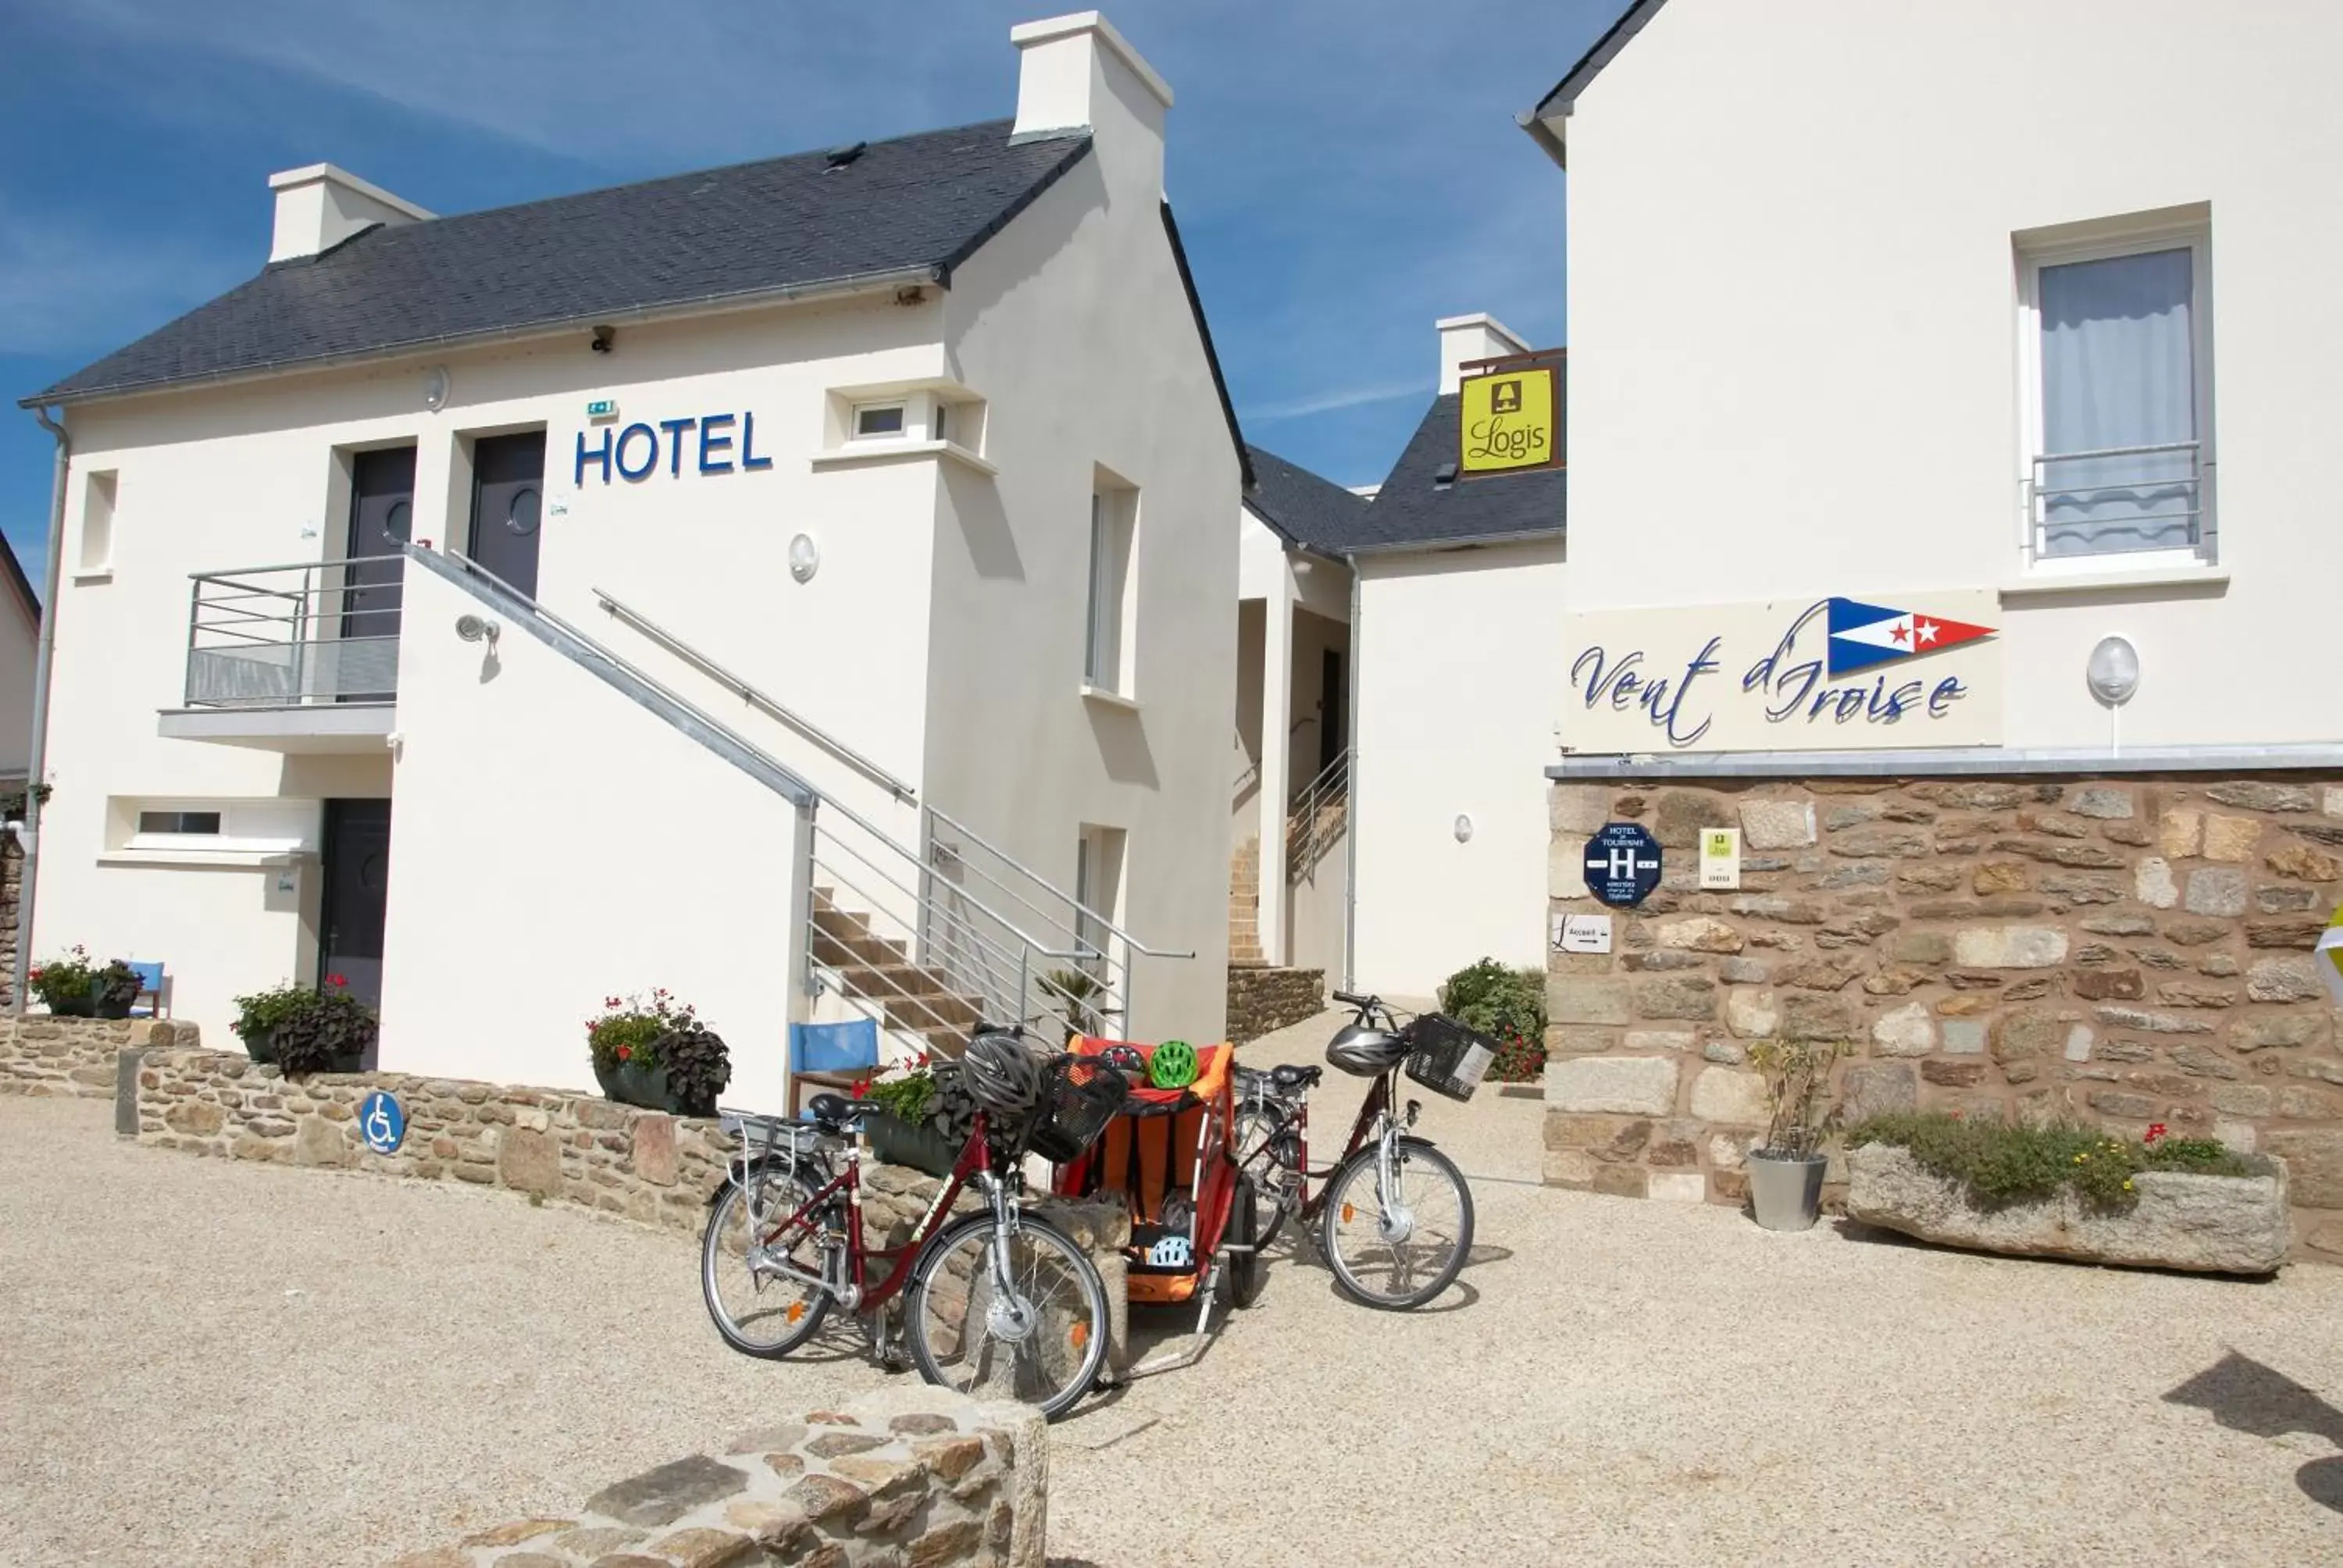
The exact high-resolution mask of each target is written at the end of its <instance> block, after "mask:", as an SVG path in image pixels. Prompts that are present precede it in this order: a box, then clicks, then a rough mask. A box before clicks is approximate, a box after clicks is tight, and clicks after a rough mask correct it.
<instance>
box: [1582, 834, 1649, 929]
mask: <svg viewBox="0 0 2343 1568" xmlns="http://www.w3.org/2000/svg"><path fill="white" fill-rule="evenodd" d="M1585 861H1586V890H1587V891H1588V892H1590V893H1593V894H1594V896H1595V897H1596V898H1598V899H1600V900H1603V901H1604V903H1606V904H1609V905H1611V906H1613V907H1614V908H1619V909H1632V908H1634V906H1635V905H1637V904H1640V903H1642V902H1643V901H1644V900H1645V899H1647V898H1649V897H1650V896H1651V892H1652V890H1653V889H1654V888H1656V887H1658V886H1659V885H1660V841H1659V840H1658V839H1654V838H1653V837H1652V832H1651V829H1648V828H1646V827H1644V825H1643V824H1642V823H1640V822H1609V823H1605V824H1604V827H1603V829H1601V831H1599V832H1597V833H1596V834H1595V835H1594V837H1593V838H1592V839H1587V840H1586V854H1585Z"/></svg>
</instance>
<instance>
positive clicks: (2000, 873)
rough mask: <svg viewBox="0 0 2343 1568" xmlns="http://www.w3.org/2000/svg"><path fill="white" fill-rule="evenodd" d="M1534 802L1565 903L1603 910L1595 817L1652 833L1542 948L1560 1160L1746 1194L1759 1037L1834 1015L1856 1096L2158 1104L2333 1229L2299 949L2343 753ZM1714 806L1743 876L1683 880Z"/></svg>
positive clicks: (1757, 1097) (2333, 1066) (1574, 1168)
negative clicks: (2225, 773)
mask: <svg viewBox="0 0 2343 1568" xmlns="http://www.w3.org/2000/svg"><path fill="white" fill-rule="evenodd" d="M1550 820H1551V826H1552V829H1553V842H1552V853H1551V856H1550V859H1549V868H1550V881H1551V887H1550V890H1551V891H1552V892H1553V893H1554V901H1553V905H1552V908H1553V909H1554V911H1555V912H1557V913H1561V912H1565V911H1567V912H1574V913H1585V912H1590V911H1594V910H1599V909H1600V907H1601V906H1599V905H1597V904H1596V903H1595V902H1594V900H1593V899H1592V898H1591V897H1590V896H1589V895H1588V894H1587V892H1586V890H1585V887H1584V880H1583V879H1582V873H1581V870H1580V867H1579V859H1580V851H1581V849H1582V848H1583V847H1584V843H1585V840H1586V838H1587V836H1588V835H1589V834H1590V833H1592V832H1594V830H1595V829H1598V828H1600V827H1601V826H1602V825H1603V824H1604V822H1606V821H1613V820H1640V821H1642V822H1643V823H1644V825H1645V826H1646V827H1648V828H1650V829H1653V831H1654V833H1655V834H1656V836H1657V837H1658V839H1659V840H1660V842H1661V844H1662V845H1663V846H1664V849H1665V850H1666V851H1667V853H1666V856H1665V859H1666V869H1665V872H1664V878H1663V880H1662V884H1661V887H1660V889H1659V890H1657V891H1656V892H1654V894H1653V895H1652V897H1651V898H1650V899H1649V900H1646V901H1645V902H1644V905H1643V906H1642V907H1641V908H1639V909H1635V910H1614V911H1612V913H1613V915H1614V940H1613V950H1612V951H1611V952H1610V953H1608V954H1572V953H1563V952H1558V951H1556V952H1552V953H1551V954H1550V955H1549V970H1550V980H1549V982H1548V988H1547V996H1548V1008H1549V1014H1550V1017H1551V1019H1552V1022H1551V1024H1550V1026H1549V1027H1548V1030H1547V1034H1546V1047H1547V1050H1548V1052H1549V1065H1548V1067H1547V1070H1546V1100H1547V1108H1548V1110H1547V1117H1546V1129H1545V1142H1546V1149H1547V1154H1546V1165H1545V1173H1546V1180H1547V1181H1548V1182H1549V1183H1551V1184H1553V1185H1556V1186H1564V1187H1574V1188H1584V1189H1592V1190H1594V1191H1601V1192H1610V1193H1618V1194H1623V1195H1627V1196H1634V1197H1644V1196H1650V1197H1655V1198H1668V1199H1678V1200H1684V1201H1703V1200H1706V1201H1715V1202H1738V1201H1741V1199H1742V1198H1743V1196H1744V1195H1745V1177H1744V1175H1743V1173H1742V1170H1741V1167H1742V1164H1743V1154H1744V1152H1745V1150H1746V1148H1747V1146H1748V1144H1749V1141H1750V1140H1751V1139H1752V1138H1753V1137H1755V1135H1756V1134H1757V1133H1758V1132H1759V1131H1761V1130H1762V1128H1763V1125H1764V1122H1765V1093H1764V1084H1763V1081H1762V1080H1761V1079H1760V1078H1759V1077H1758V1075H1757V1074H1756V1073H1755V1072H1754V1071H1752V1070H1749V1069H1748V1068H1747V1066H1746V1065H1745V1063H1746V1061H1747V1058H1748V1050H1749V1047H1750V1046H1751V1045H1752V1044H1753V1043H1755V1042H1756V1041H1758V1040H1767V1039H1784V1040H1838V1041H1845V1042H1847V1043H1848V1044H1849V1045H1850V1047H1851V1050H1852V1054H1851V1055H1850V1057H1849V1058H1848V1060H1845V1062H1843V1063H1842V1064H1841V1065H1840V1066H1839V1068H1838V1069H1837V1070H1836V1074H1835V1091H1836V1095H1837V1099H1838V1102H1839V1103H1840V1105H1841V1106H1842V1107H1843V1109H1844V1111H1845V1115H1846V1116H1847V1118H1848V1119H1849V1120H1850V1121H1854V1120H1860V1119H1861V1118H1863V1117H1865V1116H1869V1115H1873V1114H1875V1113H1878V1112H1882V1111H1896V1110H1908V1109H1913V1108H1916V1107H1917V1108H1921V1109H1944V1110H1949V1111H1960V1112H1961V1113H1962V1114H1964V1115H1967V1116H1972V1117H2019V1118H2026V1119H2029V1120H2036V1121H2049V1120H2054V1119H2059V1118H2066V1119H2072V1120H2077V1121H2089V1122H2095V1123H2098V1124H2101V1125H2105V1126H2107V1127H2109V1128H2112V1129H2118V1130H2121V1131H2126V1132H2129V1133H2132V1134H2137V1133H2138V1132H2140V1131H2144V1130H2145V1129H2146V1128H2147V1125H2148V1124H2149V1123H2151V1122H2155V1121H2162V1122H2164V1123H2166V1124H2167V1125H2168V1126H2169V1127H2171V1128H2172V1129H2173V1131H2176V1132H2179V1131H2186V1132H2188V1133H2191V1134H2194V1135H2198V1136H2211V1137H2217V1138H2220V1139H2221V1140H2222V1141H2225V1142H2227V1143H2229V1144H2230V1145H2231V1146H2233V1147H2235V1148H2237V1149H2240V1150H2248V1151H2260V1152H2263V1153H2267V1154H2271V1155H2275V1156H2277V1157H2278V1158H2280V1159H2282V1160H2284V1161H2286V1162H2287V1164H2288V1170H2289V1173H2290V1176H2291V1191H2292V1197H2293V1201H2294V1204H2295V1206H2296V1210H2295V1221H2296V1223H2295V1230H2296V1238H2297V1242H2298V1248H2304V1249H2308V1250H2309V1251H2312V1252H2317V1253H2326V1254H2330V1255H2337V1256H2343V1054H2338V1050H2337V1016H2336V1015H2337V1010H2336V1008H2335V1005H2334V1003H2333V1001H2332V1000H2331V999H2330V998H2329V997H2328V993H2327V992H2326V990H2324V988H2323V987H2322V986H2321V984H2320V982H2319V980H2318V975H2317V973H2316V971H2315V970H2313V969H2312V967H2311V959H2310V949H2311V948H2312V947H2313V946H2314V945H2315V944H2316V943H2317V941H2318V936H2319V933H2320V931H2321V930H2322V929H2323V928H2324V927H2325V925H2326V923H2327V919H2328V910H2331V909H2333V908H2334V907H2335V905H2336V903H2337V901H2338V900H2343V781H2338V780H2334V779H2303V778H2298V777H2292V776H2277V775H2273V776H2268V777H2261V778H2247V779H2225V778H2222V777H2220V776H2218V775H2212V776H2207V775H2188V774H2175V775H2168V776H2157V777H2134V778H2128V779H2083V778H2065V779H2053V778H2014V779H1807V780H1765V781H1762V782H1758V781H1747V780H1718V781H1713V782H1693V781H1687V782H1684V783H1676V782H1674V781H1671V782H1670V783H1667V784H1664V785H1661V784H1654V783H1644V782H1638V781H1621V782H1617V783H1603V784H1578V783H1571V784H1558V785H1556V786H1554V789H1553V792H1552V796H1551V818H1550ZM1712 826H1714V827H1738V828H1739V829H1741V830H1742V861H1741V867H1742V886H1741V890H1739V891H1737V892H1701V891H1699V890H1698V888H1697V882H1698V852H1697V849H1696V844H1697V839H1696V838H1695V835H1696V833H1697V832H1698V830H1699V829H1702V828H1704V827H1712ZM1831 1178H1832V1181H1834V1182H1837V1181H1842V1180H1843V1179H1844V1166H1843V1164H1842V1163H1841V1162H1840V1161H1837V1160H1836V1159H1834V1161H1833V1165H1832V1171H1831Z"/></svg>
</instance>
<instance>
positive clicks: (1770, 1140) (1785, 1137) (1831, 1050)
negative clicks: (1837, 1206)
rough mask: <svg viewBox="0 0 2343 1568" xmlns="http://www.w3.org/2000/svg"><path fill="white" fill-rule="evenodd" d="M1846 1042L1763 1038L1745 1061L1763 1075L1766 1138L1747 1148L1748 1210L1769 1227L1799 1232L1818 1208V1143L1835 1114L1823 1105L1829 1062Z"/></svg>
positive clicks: (1823, 1164) (1820, 1158)
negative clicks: (1748, 1149) (1749, 1148)
mask: <svg viewBox="0 0 2343 1568" xmlns="http://www.w3.org/2000/svg"><path fill="white" fill-rule="evenodd" d="M1845 1050H1846V1047H1845V1045H1842V1044H1834V1043H1828V1042H1824V1041H1817V1040H1765V1041H1761V1042H1760V1043H1758V1044H1756V1045H1754V1046H1752V1047H1750V1049H1749V1060H1750V1064H1751V1065H1752V1066H1754V1067H1755V1068H1756V1069H1757V1070H1758V1071H1759V1072H1761V1073H1763V1074H1765V1110H1766V1125H1765V1141H1764V1142H1763V1143H1760V1144H1759V1145H1757V1146H1756V1147H1755V1148H1754V1149H1752V1150H1750V1151H1749V1157H1748V1163H1747V1166H1746V1169H1747V1171H1748V1174H1749V1211H1750V1213H1751V1214H1752V1215H1754V1216H1755V1219H1756V1221H1757V1223H1759V1224H1760V1225H1763V1226H1764V1227H1765V1229H1767V1230H1768V1231H1804V1230H1807V1229H1809V1228H1811V1227H1812V1226H1813V1224H1814V1222H1815V1218H1816V1217H1817V1216H1818V1215H1820V1214H1821V1212H1822V1201H1823V1171H1825V1169H1827V1168H1828V1165H1829V1161H1827V1160H1825V1158H1824V1157H1823V1154H1822V1152H1821V1145H1822V1141H1823V1139H1824V1137H1825V1135H1826V1134H1827V1133H1828V1132H1829V1131H1830V1128H1831V1124H1832V1123H1833V1122H1834V1121H1835V1119H1836V1117H1837V1111H1836V1110H1835V1108H1833V1109H1825V1102H1826V1101H1828V1100H1829V1098H1830V1072H1831V1064H1832V1063H1833V1062H1835V1061H1836V1060H1838V1059H1839V1058H1840V1057H1841V1056H1842V1055H1844V1054H1845Z"/></svg>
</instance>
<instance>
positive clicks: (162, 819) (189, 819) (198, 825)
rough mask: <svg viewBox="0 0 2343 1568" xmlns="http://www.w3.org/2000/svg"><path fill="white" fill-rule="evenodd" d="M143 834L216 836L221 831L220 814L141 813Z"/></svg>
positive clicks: (211, 812)
mask: <svg viewBox="0 0 2343 1568" xmlns="http://www.w3.org/2000/svg"><path fill="white" fill-rule="evenodd" d="M138 830H139V832H141V833H199V834H206V835H216V834H217V833H218V832H219V830H220V814H219V813H218V812H216V811H141V812H139V813H138Z"/></svg>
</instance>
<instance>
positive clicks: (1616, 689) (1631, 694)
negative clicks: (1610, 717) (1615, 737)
mask: <svg viewBox="0 0 2343 1568" xmlns="http://www.w3.org/2000/svg"><path fill="white" fill-rule="evenodd" d="M1630 657H1631V658H1640V657H1642V656H1641V655H1631V656H1630ZM1642 684H1643V679H1642V678H1641V677H1639V676H1637V675H1636V673H1635V672H1634V670H1632V669H1629V668H1627V667H1626V666H1624V665H1621V666H1620V667H1619V678H1618V680H1617V681H1616V682H1615V683H1614V685H1613V686H1612V688H1611V707H1612V709H1614V711H1616V712H1619V713H1624V712H1626V711H1627V709H1630V708H1633V707H1634V705H1635V688H1637V687H1638V686H1641V685H1642Z"/></svg>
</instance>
